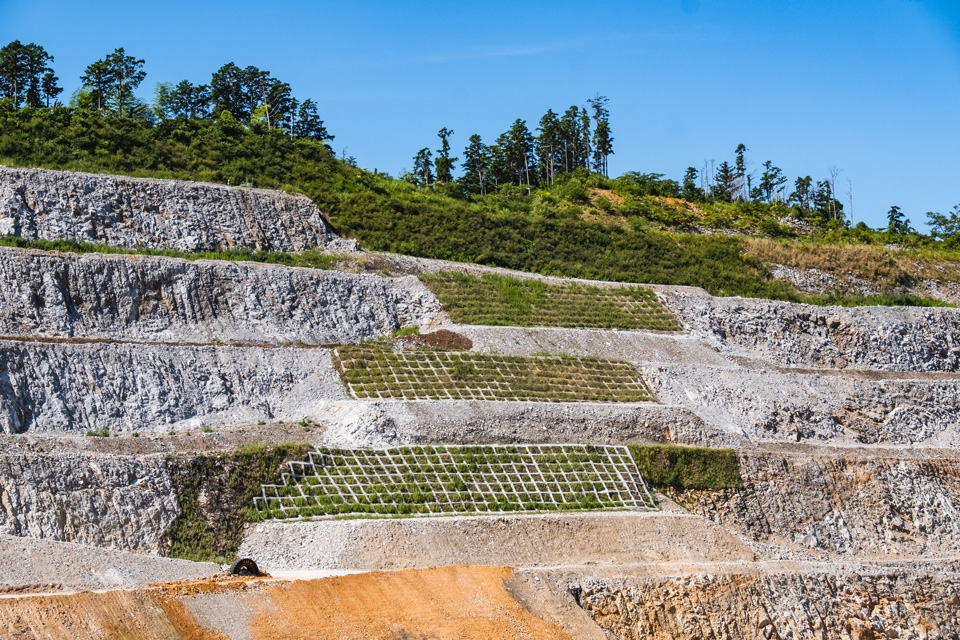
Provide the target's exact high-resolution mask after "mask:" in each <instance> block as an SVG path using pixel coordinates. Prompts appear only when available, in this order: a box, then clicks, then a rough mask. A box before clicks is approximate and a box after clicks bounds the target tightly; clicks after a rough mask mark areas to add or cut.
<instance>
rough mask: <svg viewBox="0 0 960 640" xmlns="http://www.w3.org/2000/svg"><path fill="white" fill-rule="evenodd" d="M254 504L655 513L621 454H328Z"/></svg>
mask: <svg viewBox="0 0 960 640" xmlns="http://www.w3.org/2000/svg"><path fill="white" fill-rule="evenodd" d="M288 467H289V472H288V473H285V474H283V477H282V480H283V482H282V484H265V485H263V488H262V491H261V494H260V495H259V496H257V497H256V498H254V509H255V510H256V512H257V513H258V514H259V515H260V517H262V518H279V519H285V518H301V517H313V516H336V515H341V516H357V515H369V516H374V517H377V516H387V517H389V516H439V515H456V514H470V515H475V514H491V513H515V512H539V511H569V510H574V511H582V510H597V509H635V510H644V511H650V510H656V509H657V506H656V503H655V502H654V501H653V498H652V497H651V496H650V493H649V491H648V490H647V487H646V485H645V484H644V481H643V477H642V476H641V475H640V472H639V471H638V469H637V465H636V464H635V463H634V461H633V458H632V457H631V455H630V451H629V450H628V449H627V448H626V447H618V446H591V445H514V446H497V445H490V446H415V447H400V448H395V449H383V450H373V449H368V450H363V449H353V450H351V449H327V448H321V449H318V450H316V451H312V452H310V453H309V455H308V458H307V460H306V461H299V462H289V463H288Z"/></svg>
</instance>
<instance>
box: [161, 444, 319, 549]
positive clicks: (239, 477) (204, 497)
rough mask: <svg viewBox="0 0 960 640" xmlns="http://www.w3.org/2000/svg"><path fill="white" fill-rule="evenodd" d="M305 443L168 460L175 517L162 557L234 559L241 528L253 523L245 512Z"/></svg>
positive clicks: (299, 455)
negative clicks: (266, 483)
mask: <svg viewBox="0 0 960 640" xmlns="http://www.w3.org/2000/svg"><path fill="white" fill-rule="evenodd" d="M309 450H310V445H308V444H304V443H289V444H281V445H276V446H266V445H246V446H243V447H240V448H238V449H234V450H233V451H227V452H222V453H214V454H201V455H182V454H180V455H171V456H169V457H168V458H167V461H166V467H167V471H168V473H169V474H170V479H171V481H172V482H173V488H174V490H175V491H176V498H177V503H178V505H179V507H180V515H178V516H177V518H176V520H174V521H173V523H172V524H171V525H170V528H169V529H168V530H167V531H166V533H165V535H164V540H163V542H162V545H161V547H162V553H163V555H166V556H170V557H174V558H183V559H185V560H193V561H197V562H205V561H211V562H220V563H227V562H232V561H233V560H235V559H236V553H237V549H239V548H240V543H241V542H242V541H243V526H244V524H246V523H247V522H250V521H251V520H254V519H256V518H257V513H256V512H254V511H253V509H251V508H250V503H251V501H252V500H253V497H254V496H256V495H257V494H258V493H259V492H260V488H261V486H262V485H263V483H265V482H278V481H279V480H280V478H281V477H282V476H281V472H282V471H283V469H284V468H285V466H284V464H283V463H284V462H286V461H288V460H291V459H297V458H302V457H303V456H305V455H306V454H307V452H308V451H309Z"/></svg>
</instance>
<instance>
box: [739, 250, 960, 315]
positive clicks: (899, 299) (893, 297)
mask: <svg viewBox="0 0 960 640" xmlns="http://www.w3.org/2000/svg"><path fill="white" fill-rule="evenodd" d="M744 242H745V246H746V250H747V253H748V254H749V255H751V256H752V257H754V258H757V259H758V260H761V261H762V262H764V263H766V264H770V265H775V264H776V265H783V266H786V267H791V268H794V269H800V270H811V269H815V270H817V271H820V272H822V273H825V274H828V275H830V276H833V278H834V279H835V291H833V292H830V293H827V294H824V295H803V294H801V296H800V298H801V300H802V301H803V302H807V303H810V304H819V305H840V306H850V307H853V306H871V305H882V306H954V305H950V304H947V303H944V302H941V301H939V300H932V299H929V298H924V297H920V296H917V295H912V294H907V293H905V291H906V290H907V289H908V288H911V287H915V286H917V285H918V284H920V283H922V281H924V280H939V281H941V282H960V263H958V262H957V261H956V255H955V254H948V253H945V252H943V251H936V250H934V249H909V250H900V251H892V250H889V249H887V248H884V247H881V246H872V245H852V244H830V243H826V242H814V241H806V242H782V241H780V242H778V241H774V240H769V239H765V238H750V239H746V240H744ZM951 258H952V259H951ZM851 278H852V279H854V282H851V281H850V279H851ZM857 281H859V282H857ZM858 284H860V285H862V284H866V285H868V286H871V287H874V288H875V289H876V290H877V291H878V292H879V293H877V294H874V295H858V294H856V293H853V294H851V293H850V292H851V291H855V290H856V289H857V285H858Z"/></svg>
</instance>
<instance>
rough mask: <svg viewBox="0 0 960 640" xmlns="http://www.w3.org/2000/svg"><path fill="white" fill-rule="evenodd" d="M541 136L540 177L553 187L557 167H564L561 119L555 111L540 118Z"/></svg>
mask: <svg viewBox="0 0 960 640" xmlns="http://www.w3.org/2000/svg"><path fill="white" fill-rule="evenodd" d="M537 131H539V132H540V135H538V136H537V144H536V152H537V158H538V159H539V161H540V162H539V166H540V176H541V178H542V179H543V182H544V183H545V184H547V185H552V184H553V181H554V178H555V177H556V174H557V167H558V166H562V165H563V142H562V140H561V135H560V131H561V125H560V119H559V118H558V117H557V114H555V113H554V112H553V109H548V110H547V112H546V113H545V114H544V115H543V117H542V118H540V126H539V127H537Z"/></svg>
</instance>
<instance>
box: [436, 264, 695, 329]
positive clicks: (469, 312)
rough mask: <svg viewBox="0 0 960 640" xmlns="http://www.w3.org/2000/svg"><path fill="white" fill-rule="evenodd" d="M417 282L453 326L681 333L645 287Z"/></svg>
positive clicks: (452, 276) (462, 279)
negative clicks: (423, 284) (423, 286)
mask: <svg viewBox="0 0 960 640" xmlns="http://www.w3.org/2000/svg"><path fill="white" fill-rule="evenodd" d="M420 279H421V280H423V282H424V283H425V284H426V285H427V286H428V287H429V288H430V290H431V291H433V293H434V294H435V295H436V296H437V298H438V299H439V300H440V303H441V304H442V305H443V308H444V310H445V311H446V312H447V313H449V314H450V318H451V319H452V320H453V321H454V322H458V323H461V324H482V325H509V326H515V327H531V326H540V327H583V328H604V329H648V330H658V331H680V330H681V329H682V327H681V326H680V323H679V322H678V321H677V319H676V318H675V317H674V316H673V315H672V314H671V313H670V311H668V310H667V308H666V307H665V306H664V305H663V303H662V302H660V300H659V299H657V296H656V294H654V292H653V290H652V289H649V288H647V287H595V286H590V285H584V284H579V283H570V284H547V283H544V282H542V281H540V280H533V279H530V280H520V279H518V278H507V277H504V276H496V275H492V274H486V275H484V276H482V277H479V278H478V277H475V276H468V275H465V274H462V273H451V272H440V273H434V274H424V275H422V276H420Z"/></svg>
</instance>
